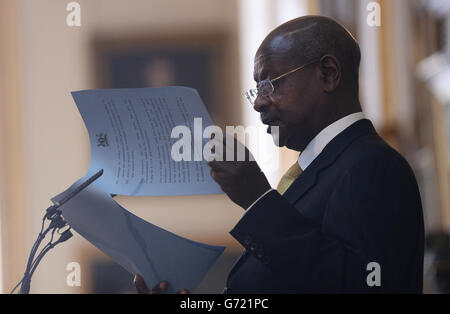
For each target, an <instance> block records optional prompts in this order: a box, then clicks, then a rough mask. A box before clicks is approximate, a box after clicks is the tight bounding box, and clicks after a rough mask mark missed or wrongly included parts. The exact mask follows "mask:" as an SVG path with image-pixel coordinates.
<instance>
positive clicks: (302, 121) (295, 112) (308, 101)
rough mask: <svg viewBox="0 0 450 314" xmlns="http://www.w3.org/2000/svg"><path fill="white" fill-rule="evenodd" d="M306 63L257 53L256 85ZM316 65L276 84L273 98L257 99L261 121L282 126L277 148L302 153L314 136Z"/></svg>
mask: <svg viewBox="0 0 450 314" xmlns="http://www.w3.org/2000/svg"><path fill="white" fill-rule="evenodd" d="M301 65H303V64H300V63H299V61H298V60H295V58H293V57H289V56H288V55H286V54H277V53H273V52H267V51H265V50H264V49H261V48H260V50H258V53H257V54H256V57H255V65H254V79H255V81H256V83H258V82H260V81H262V80H265V79H269V80H270V79H274V78H276V77H278V76H280V75H282V74H284V73H287V72H289V71H291V70H293V69H295V68H297V67H299V66H301ZM317 75H318V72H317V71H316V70H315V64H312V65H309V66H307V67H305V68H304V69H301V70H299V71H296V72H294V73H292V74H290V75H288V76H286V77H284V78H282V79H280V80H279V81H276V82H274V83H273V86H274V92H273V94H272V95H270V96H258V97H257V98H256V100H255V104H254V109H255V110H256V111H258V112H260V114H261V121H262V122H263V123H264V124H266V125H268V129H267V132H269V133H272V132H271V131H272V130H271V126H278V127H279V143H278V146H280V147H283V146H286V147H288V148H290V149H294V150H297V151H301V150H303V149H304V148H305V146H306V145H307V143H308V142H309V141H310V140H311V138H312V137H313V133H314V130H315V125H316V123H317V121H316V120H317V117H318V112H319V110H320V109H319V107H320V106H319V97H320V90H319V84H318V83H319V82H318V79H317ZM275 144H277V143H276V142H275Z"/></svg>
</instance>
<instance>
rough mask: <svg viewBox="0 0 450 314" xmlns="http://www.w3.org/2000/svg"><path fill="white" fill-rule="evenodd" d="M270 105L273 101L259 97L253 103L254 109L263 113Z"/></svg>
mask: <svg viewBox="0 0 450 314" xmlns="http://www.w3.org/2000/svg"><path fill="white" fill-rule="evenodd" d="M270 104H271V101H270V98H269V97H265V96H261V95H258V96H257V97H256V99H255V102H254V103H253V109H255V110H256V111H258V112H263V111H264V110H265V109H266V108H267V107H268V106H270Z"/></svg>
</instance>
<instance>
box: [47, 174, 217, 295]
mask: <svg viewBox="0 0 450 314" xmlns="http://www.w3.org/2000/svg"><path fill="white" fill-rule="evenodd" d="M84 180H86V179H85V178H84V179H80V180H78V181H77V182H76V183H74V184H73V185H72V186H71V187H70V188H69V189H68V190H66V191H64V192H63V193H61V194H59V195H57V196H55V197H54V198H53V199H52V201H53V202H54V203H57V202H59V201H60V200H61V199H63V198H64V196H66V195H67V194H69V193H70V192H71V191H72V190H73V189H74V188H76V187H77V186H79V185H80V184H82V182H84ZM60 210H62V215H63V217H64V219H65V220H66V221H67V222H68V223H69V225H70V226H71V227H72V228H73V229H74V230H75V231H76V232H77V233H79V234H80V235H81V236H83V237H84V238H85V239H87V240H88V241H89V242H91V243H92V244H93V245H95V246H96V247H97V248H98V249H100V250H101V251H103V252H104V253H105V254H106V255H108V256H109V257H111V258H112V259H113V260H114V261H116V262H117V263H118V264H120V265H121V266H122V267H124V268H125V269H126V270H127V271H128V272H130V273H131V274H133V275H134V274H141V275H142V276H143V278H144V280H145V282H146V284H147V286H148V287H149V288H151V287H153V286H155V285H156V284H157V283H159V282H160V281H161V280H167V281H168V282H169V284H170V285H169V289H168V293H175V292H177V291H180V290H182V289H188V290H189V291H191V292H192V291H194V289H195V287H196V286H197V285H198V284H199V283H200V281H201V280H202V278H203V277H204V276H205V275H206V273H207V272H208V270H209V269H210V268H211V266H212V265H213V264H214V263H215V262H216V260H217V259H218V258H219V256H220V255H221V254H222V252H223V251H224V249H225V247H221V246H211V245H207V244H203V243H199V242H194V241H191V240H188V239H185V238H182V237H180V236H177V235H175V234H173V233H171V232H168V231H166V230H164V229H161V228H159V227H157V226H155V225H153V224H151V223H148V222H146V221H145V220H142V219H141V218H139V217H137V216H135V215H133V214H132V213H130V212H128V211H127V210H126V209H124V208H123V207H121V206H120V205H119V204H117V203H116V202H115V201H114V200H113V199H112V198H111V196H110V195H109V194H108V193H106V192H104V191H102V190H101V189H99V188H98V187H97V186H96V182H95V183H93V184H91V185H89V186H88V187H87V188H85V189H84V190H82V191H81V192H80V193H78V194H77V195H76V196H74V197H73V198H72V199H70V200H69V201H67V202H66V203H65V204H63V205H62V206H61V207H60Z"/></svg>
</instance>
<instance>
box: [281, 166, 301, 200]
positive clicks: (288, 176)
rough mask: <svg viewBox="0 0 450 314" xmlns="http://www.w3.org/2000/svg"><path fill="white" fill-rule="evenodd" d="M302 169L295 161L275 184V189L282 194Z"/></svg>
mask: <svg viewBox="0 0 450 314" xmlns="http://www.w3.org/2000/svg"><path fill="white" fill-rule="evenodd" d="M302 172H303V170H302V168H300V165H299V164H298V162H297V161H296V162H295V163H294V164H293V165H292V166H291V167H290V168H289V169H288V171H286V173H285V174H284V175H283V177H282V178H281V180H280V182H279V183H278V186H277V191H278V192H279V193H280V194H281V195H283V194H284V193H285V192H286V191H287V189H289V187H290V186H291V184H292V183H294V181H295V180H296V179H297V178H298V177H299V176H300V175H301V174H302Z"/></svg>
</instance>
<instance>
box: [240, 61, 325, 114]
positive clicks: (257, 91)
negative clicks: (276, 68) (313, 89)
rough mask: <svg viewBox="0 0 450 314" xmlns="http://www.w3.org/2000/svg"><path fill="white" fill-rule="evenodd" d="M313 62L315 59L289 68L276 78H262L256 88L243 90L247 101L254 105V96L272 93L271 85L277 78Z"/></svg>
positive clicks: (265, 95)
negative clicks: (289, 69)
mask: <svg viewBox="0 0 450 314" xmlns="http://www.w3.org/2000/svg"><path fill="white" fill-rule="evenodd" d="M315 62H317V60H316V61H312V62H309V63H307V64H304V65H302V66H299V67H298V68H295V69H293V70H291V71H289V72H287V73H284V74H282V75H280V76H277V77H276V78H274V79H272V80H263V81H261V82H259V83H258V84H257V87H256V88H254V89H250V90H249V91H247V92H245V93H244V95H245V97H246V98H247V100H248V102H249V103H250V104H251V105H252V106H254V105H255V100H256V98H257V97H258V96H263V97H267V96H270V95H272V94H273V92H274V91H275V87H274V86H273V83H274V82H276V81H278V80H281V79H282V78H285V77H286V76H288V75H290V74H292V73H294V72H297V71H299V70H301V69H303V68H305V67H307V66H308V65H311V64H313V63H315Z"/></svg>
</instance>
